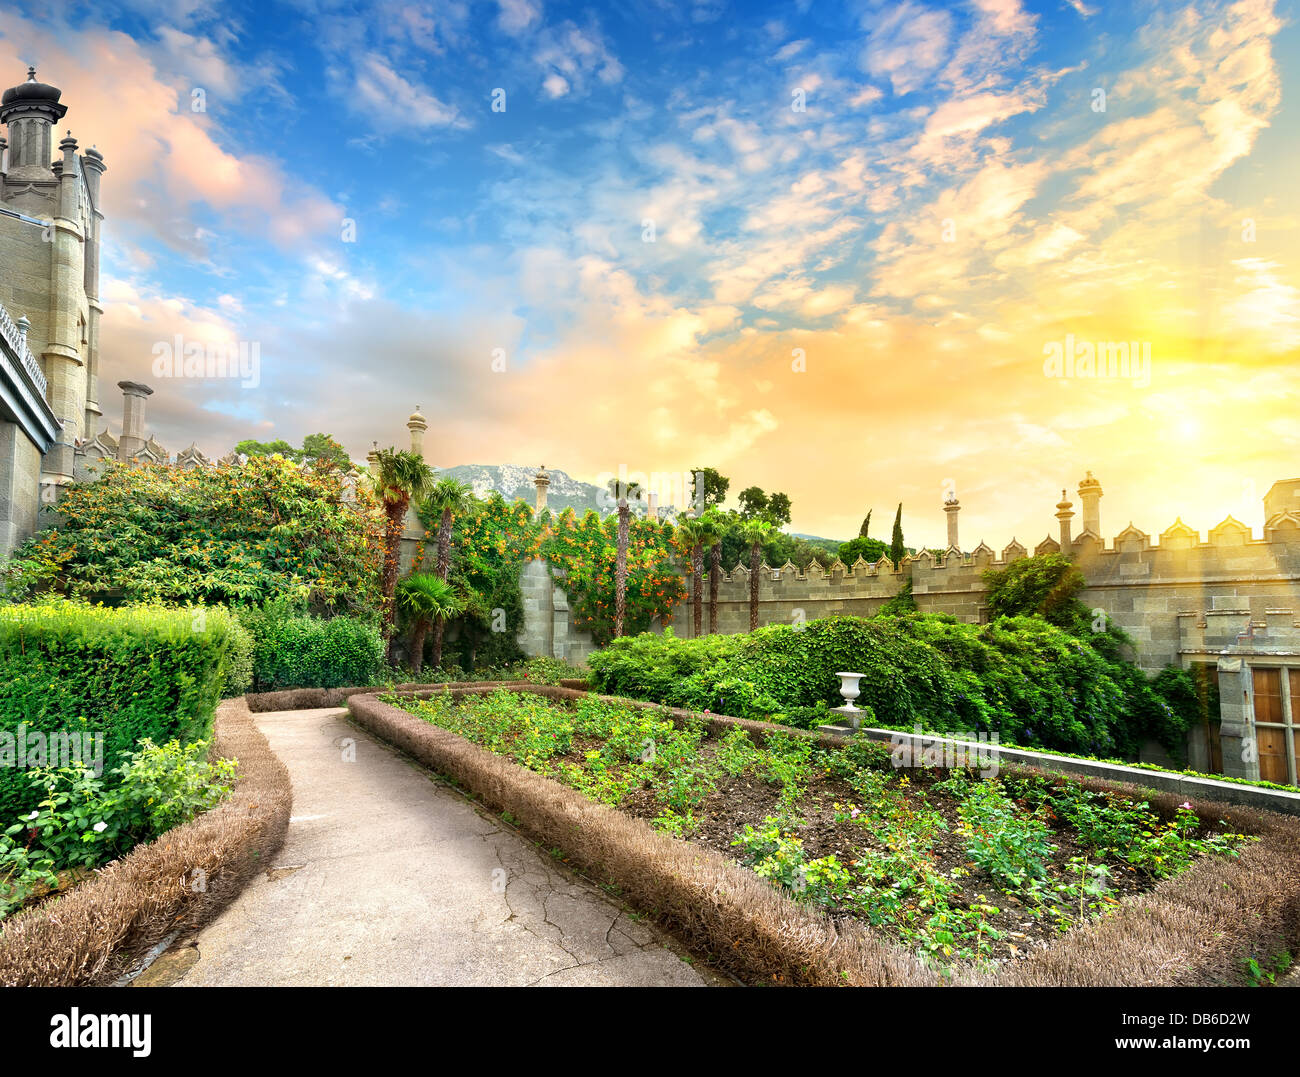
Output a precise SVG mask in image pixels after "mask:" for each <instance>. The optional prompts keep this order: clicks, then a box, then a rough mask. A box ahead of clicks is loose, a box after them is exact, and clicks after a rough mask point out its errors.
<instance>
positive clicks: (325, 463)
mask: <svg viewBox="0 0 1300 1077" xmlns="http://www.w3.org/2000/svg"><path fill="white" fill-rule="evenodd" d="M301 456H302V462H303V463H304V464H310V465H311V466H312V467H313V468H315V469H316V470H318V471H327V470H329V469H330V468H335V467H337V468H341V469H342V470H343V471H348V470H350V469H351V467H352V458H351V457H350V456H348V451H347V449H345V448H344V447H343V446H342V445H340V444H339V443H338V442H337V441H335V440H334V438H333V437H331V436H330V435H329V434H308V435H307V436H306V437H305V438H303V439H302V453H301Z"/></svg>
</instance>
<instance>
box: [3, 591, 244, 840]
mask: <svg viewBox="0 0 1300 1077" xmlns="http://www.w3.org/2000/svg"><path fill="white" fill-rule="evenodd" d="M233 625H234V619H233V617H232V616H231V615H230V614H229V613H228V612H227V611H226V610H223V609H219V608H214V609H204V608H201V607H200V608H195V609H179V608H175V607H161V606H132V607H123V608H119V609H109V608H106V607H103V606H89V605H85V604H82V603H76V602H71V601H67V600H62V599H59V600H51V601H46V602H42V603H38V604H36V605H31V606H6V607H3V608H0V683H3V684H4V686H5V687H4V692H3V694H2V695H0V757H4V758H0V762H3V763H5V764H6V765H3V766H0V818H5V817H8V816H11V815H13V814H14V813H15V812H18V811H20V810H22V809H24V808H30V807H32V806H34V805H33V804H32V803H31V801H30V798H31V796H32V793H31V790H30V787H29V783H28V780H27V772H25V771H24V770H23V769H21V768H20V767H18V766H17V755H18V743H17V741H18V737H19V735H20V732H21V734H22V735H23V736H24V737H25V738H26V740H25V747H24V748H23V750H22V754H24V755H25V756H26V758H27V760H28V761H29V763H40V762H42V761H45V760H41V759H38V758H37V757H36V755H35V751H34V749H35V748H36V747H37V746H38V745H39V746H40V747H41V750H42V751H45V750H46V747H47V746H48V750H50V751H53V750H54V748H55V745H56V744H57V743H59V742H60V740H61V741H62V743H63V744H66V743H67V740H66V738H67V737H68V735H70V734H77V735H78V736H79V737H81V736H88V737H90V738H93V737H94V736H95V735H96V734H102V736H103V753H104V755H103V760H102V765H103V767H104V768H105V769H108V770H111V769H112V768H114V767H116V766H117V765H118V764H119V763H120V762H121V761H122V759H123V758H125V756H126V754H127V753H129V752H131V751H134V750H135V749H136V746H137V745H138V744H139V743H140V742H141V741H142V740H144V739H145V738H148V739H151V740H152V741H154V742H155V743H166V742H167V741H171V740H179V741H181V742H182V743H188V742H190V741H195V740H201V739H203V738H205V737H206V736H207V735H208V733H209V732H210V730H211V727H212V716H213V713H214V711H215V708H216V704H217V701H218V700H219V699H220V697H221V692H222V688H223V685H225V684H226V682H227V677H228V675H229V669H230V652H231V648H232V644H233V637H234V633H235V629H234V628H233ZM22 727H25V728H22ZM47 758H48V757H47ZM86 761H87V762H89V760H86Z"/></svg>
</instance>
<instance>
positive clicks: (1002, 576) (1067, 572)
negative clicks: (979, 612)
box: [983, 553, 1088, 630]
mask: <svg viewBox="0 0 1300 1077" xmlns="http://www.w3.org/2000/svg"><path fill="white" fill-rule="evenodd" d="M983 579H984V584H985V586H986V587H987V588H988V593H987V596H986V597H987V599H988V604H989V612H990V613H991V614H992V615H993V616H994V617H1019V616H1022V615H1025V614H1037V615H1038V616H1040V617H1042V618H1043V619H1044V620H1046V621H1048V622H1050V623H1051V624H1054V625H1056V626H1057V627H1059V628H1065V629H1070V630H1077V629H1078V628H1079V626H1080V624H1081V623H1082V622H1084V621H1086V618H1087V615H1088V611H1087V609H1086V608H1085V607H1084V605H1083V603H1082V602H1080V601H1079V592H1080V591H1082V590H1083V589H1084V588H1085V587H1086V586H1087V581H1086V580H1085V579H1084V577H1083V573H1082V572H1080V571H1079V570H1078V569H1077V568H1075V567H1074V565H1072V564H1071V563H1070V559H1069V558H1068V557H1066V556H1065V555H1064V554H1059V553H1047V554H1036V555H1035V556H1033V557H1022V558H1019V559H1017V560H1015V561H1012V562H1011V564H1009V565H1007V567H1006V568H986V569H985V570H984V572H983Z"/></svg>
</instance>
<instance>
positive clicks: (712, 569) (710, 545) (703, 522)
mask: <svg viewBox="0 0 1300 1077" xmlns="http://www.w3.org/2000/svg"><path fill="white" fill-rule="evenodd" d="M697 526H698V527H699V528H700V541H701V544H702V545H703V546H704V548H705V549H707V550H708V551H709V631H710V632H716V631H717V630H718V581H719V579H720V578H721V576H722V533H723V531H724V530H725V529H726V522H725V520H724V519H723V517H722V514H721V513H719V512H718V510H717V509H710V510H708V511H706V512H705V513H704V515H703V516H701V517H700V518H699V520H698V522H697ZM702 567H703V563H702V561H701V568H702Z"/></svg>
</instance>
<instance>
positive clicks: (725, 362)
mask: <svg viewBox="0 0 1300 1077" xmlns="http://www.w3.org/2000/svg"><path fill="white" fill-rule="evenodd" d="M41 11H42V12H49V9H47V8H44V7H42V9H41ZM6 16H7V17H6V18H5V19H4V20H3V22H0V27H2V29H0V34H2V35H3V36H2V37H0V60H3V61H4V63H5V65H7V67H8V69H9V70H11V71H13V72H14V76H13V79H12V81H18V79H19V78H21V74H22V71H23V70H24V69H25V65H26V63H28V62H35V63H37V64H38V66H39V68H40V73H41V77H42V78H44V79H47V80H48V81H53V82H55V83H56V84H57V85H60V86H61V87H62V88H63V89H64V102H65V103H66V104H68V105H69V108H70V111H69V115H68V119H67V122H68V124H69V125H70V126H71V127H72V129H73V130H74V133H75V134H77V135H78V137H80V138H81V139H82V143H83V145H86V144H90V143H92V142H95V143H97V144H98V145H99V148H100V149H101V150H103V152H104V154H105V158H106V160H107V163H108V169H109V171H108V174H107V175H106V177H105V199H106V203H107V213H108V221H107V225H106V231H107V234H108V240H107V242H108V250H107V252H106V259H105V269H104V272H105V286H104V294H105V299H106V305H107V311H106V315H105V324H104V340H103V349H104V354H105V365H106V368H107V372H108V374H107V376H106V381H108V383H109V384H110V385H111V384H112V382H113V381H116V380H117V378H118V377H132V378H138V379H140V380H150V370H149V364H150V362H151V359H150V355H151V351H150V349H151V345H152V344H153V343H154V342H156V341H158V340H167V339H171V337H172V335H173V334H174V333H182V334H184V335H186V336H187V337H191V338H198V339H204V340H226V341H244V342H255V343H256V344H257V345H258V347H259V348H260V355H261V358H262V374H261V377H260V379H259V384H258V385H257V386H256V387H253V388H243V389H241V388H239V387H238V386H232V385H230V384H221V383H212V382H210V381H205V380H203V379H173V380H171V381H169V382H168V383H167V384H165V385H164V384H160V383H158V382H157V381H156V379H155V380H154V384H155V388H156V389H157V390H158V391H157V393H156V395H155V396H154V397H153V398H152V400H151V402H150V408H151V411H150V416H151V421H152V422H153V424H154V427H155V429H156V430H157V432H158V436H159V438H160V439H161V440H162V441H163V442H164V444H167V445H168V446H169V447H171V448H173V449H179V448H180V447H182V446H183V445H184V444H188V442H189V441H190V440H196V441H197V442H198V444H199V446H200V447H201V448H204V449H205V450H207V451H210V452H221V451H224V450H225V449H227V448H229V447H230V445H232V444H233V443H234V442H235V441H237V440H239V439H240V438H242V437H246V436H260V437H275V436H283V437H286V438H290V439H292V440H297V439H299V438H300V437H301V436H302V435H303V434H305V433H307V432H310V431H313V430H318V429H323V430H327V431H330V432H332V433H334V434H335V435H336V436H339V437H340V438H341V439H343V440H344V442H345V443H346V444H347V445H348V447H349V448H350V449H351V450H352V451H353V452H354V454H356V455H358V456H360V455H362V454H364V452H365V450H366V448H368V446H369V444H370V442H371V440H372V439H378V440H379V441H381V442H382V443H385V444H387V443H392V442H398V441H400V439H401V438H402V437H403V436H404V430H403V427H402V423H403V421H404V419H405V416H406V414H407V413H408V412H409V411H410V410H411V408H412V407H413V406H414V405H415V404H416V403H419V404H420V405H421V406H422V407H423V410H424V411H425V413H426V414H427V415H429V416H430V419H431V423H432V429H431V430H430V434H429V447H430V455H431V456H432V457H433V459H434V460H435V462H437V463H439V464H443V465H450V464H456V463H471V462H481V463H488V462H500V463H523V464H531V463H537V462H541V461H545V462H546V463H547V464H548V465H549V466H555V467H562V468H564V469H565V470H568V471H569V472H571V473H574V474H577V475H578V476H579V477H583V478H589V479H590V478H595V477H596V476H597V475H598V474H600V473H604V472H613V471H616V470H617V469H618V468H619V467H620V466H626V467H628V468H629V469H631V470H643V471H645V472H652V471H672V470H681V469H682V468H685V467H690V466H693V465H695V464H699V463H706V464H712V465H714V466H718V467H720V468H721V469H722V470H723V471H724V473H727V474H730V475H732V476H733V478H734V479H735V481H736V488H737V489H739V488H740V487H742V486H747V485H750V484H754V483H757V484H758V485H762V486H765V487H767V488H769V489H771V488H776V489H783V490H785V491H786V492H788V493H789V494H790V495H791V497H792V498H793V499H794V503H795V523H796V525H797V526H798V527H799V528H800V529H801V530H806V531H814V532H819V533H829V534H837V535H838V534H851V533H853V532H854V531H855V530H856V521H857V520H860V519H861V516H862V514H863V512H864V511H865V509H866V508H868V507H872V506H873V505H874V506H876V507H877V508H879V509H880V510H881V511H880V512H878V515H883V514H884V509H885V508H886V507H888V506H892V504H894V503H895V502H897V501H898V500H903V501H904V502H905V503H907V504H908V505H909V506H915V508H914V509H911V510H910V511H912V512H915V514H916V515H915V519H916V520H917V527H918V529H920V530H922V531H924V530H925V529H926V528H929V529H930V530H932V531H933V532H934V535H933V536H932V537H933V538H934V539H935V540H936V541H938V540H939V539H940V538H941V536H942V528H943V516H942V512H941V510H940V507H939V506H940V500H941V497H940V491H941V489H942V488H944V487H945V485H946V484H947V483H952V484H953V485H955V486H956V487H957V489H958V492H959V493H960V494H961V495H962V496H963V503H964V504H966V505H968V510H967V513H965V514H964V515H963V520H964V521H965V520H967V519H970V520H972V523H971V525H970V526H972V527H978V528H979V529H980V530H981V531H983V532H984V534H983V535H979V534H970V535H969V538H970V540H971V541H970V544H971V545H973V544H974V542H975V541H977V540H978V538H979V537H986V538H987V539H988V541H989V542H990V543H991V544H994V545H997V546H999V548H1000V546H1001V545H1003V544H1005V542H1007V541H1009V539H1010V537H1011V536H1012V534H1015V535H1017V537H1019V538H1021V540H1022V541H1030V540H1031V539H1032V540H1034V541H1036V540H1037V539H1038V538H1040V537H1041V533H1042V532H1045V531H1047V530H1048V529H1050V528H1051V527H1052V526H1054V521H1052V520H1051V511H1052V510H1051V506H1052V504H1053V503H1054V502H1055V500H1056V498H1057V497H1059V490H1060V487H1061V486H1063V485H1069V486H1071V487H1073V485H1074V483H1076V482H1077V481H1078V479H1079V478H1081V477H1082V474H1083V470H1084V469H1085V468H1090V469H1092V470H1093V471H1094V472H1096V473H1097V474H1098V475H1099V476H1100V477H1101V478H1102V479H1103V482H1104V483H1107V484H1108V485H1107V500H1106V502H1105V506H1106V508H1107V509H1111V508H1112V507H1113V508H1114V512H1115V515H1116V517H1118V516H1120V515H1121V514H1122V515H1123V517H1124V518H1123V519H1119V518H1116V519H1113V520H1112V521H1111V522H1113V524H1114V526H1113V527H1111V528H1108V531H1109V532H1110V533H1113V532H1116V531H1118V530H1120V529H1121V528H1122V527H1123V526H1124V525H1125V524H1126V523H1127V522H1128V517H1130V516H1133V517H1138V519H1137V522H1138V523H1139V526H1144V527H1145V528H1146V529H1148V530H1151V531H1153V532H1158V531H1159V530H1161V529H1163V528H1164V527H1166V526H1167V525H1168V524H1169V523H1171V522H1172V518H1173V515H1175V514H1182V515H1183V516H1184V518H1187V519H1189V522H1192V523H1193V524H1194V525H1197V526H1200V527H1201V528H1202V529H1204V528H1208V527H1209V526H1211V525H1213V524H1215V523H1217V522H1218V521H1219V520H1220V519H1222V518H1223V516H1225V515H1226V514H1227V513H1228V512H1232V513H1234V514H1235V515H1236V516H1237V517H1238V518H1239V519H1244V520H1246V521H1247V522H1251V523H1253V524H1255V526H1258V525H1259V523H1260V522H1262V521H1261V520H1259V519H1258V518H1251V516H1250V513H1251V512H1252V511H1253V512H1255V514H1256V517H1258V508H1257V500H1258V498H1257V497H1256V498H1255V502H1256V503H1255V505H1254V506H1252V502H1251V498H1250V496H1248V491H1250V490H1253V489H1255V488H1258V489H1259V492H1260V493H1262V490H1263V489H1266V488H1267V485H1268V484H1269V483H1270V482H1272V481H1273V480H1274V479H1277V478H1283V477H1290V475H1289V474H1284V472H1287V471H1288V469H1289V470H1290V471H1294V464H1293V463H1291V462H1290V461H1293V460H1294V459H1295V458H1296V453H1295V449H1296V447H1297V442H1298V441H1300V421H1298V420H1297V419H1296V417H1295V416H1296V409H1295V382H1294V377H1293V375H1292V371H1293V370H1294V368H1295V361H1296V359H1297V357H1298V356H1300V291H1298V289H1297V285H1298V284H1300V281H1298V280H1297V276H1298V274H1297V270H1296V265H1295V257H1296V253H1297V248H1298V245H1297V242H1296V236H1297V219H1296V211H1295V208H1294V197H1293V196H1292V195H1291V183H1292V181H1291V177H1293V176H1294V175H1295V173H1296V169H1297V166H1300V160H1297V156H1298V152H1300V151H1297V145H1300V139H1297V138H1296V137H1295V135H1296V132H1297V131H1300V123H1298V122H1297V106H1296V102H1295V100H1294V99H1295V97H1296V78H1297V70H1296V69H1297V64H1298V62H1300V36H1298V33H1297V29H1296V25H1295V22H1296V20H1295V13H1294V7H1293V5H1291V4H1273V3H1269V2H1265V0H1243V2H1241V3H1217V2H1212V0H1203V2H1193V3H1134V4H1123V5H1120V4H1106V3H1102V2H1100V0H1097V2H1095V3H1087V2H1084V0H1073V2H1057V3H1044V4H1038V3H1021V2H1020V0H979V2H966V3H956V4H939V3H922V2H920V0H907V2H905V3H903V4H881V3H856V4H853V3H850V4H825V3H805V4H789V3H786V4H771V5H754V4H744V5H736V4H725V3H720V2H719V3H707V4H706V3H696V4H690V3H687V4H667V3H662V4H661V3H620V4H611V5H601V6H594V5H567V4H558V3H550V2H546V0H510V2H508V3H450V4H422V5H410V4H399V3H381V4H364V5H363V4H333V3H298V4H293V3H290V4H247V5H230V4H221V5H213V4H204V3H196V2H188V3H182V4H181V5H179V6H177V5H162V4H155V3H154V2H152V0H137V2H136V3H132V4H127V5H122V6H118V7H117V8H115V9H111V10H110V9H106V8H105V7H103V6H98V5H96V6H84V7H83V6H78V5H67V6H62V7H57V8H54V9H53V11H52V13H44V14H38V13H37V12H35V11H32V10H26V9H24V8H21V7H10V8H8V9H7V11H6ZM498 88H499V89H501V90H503V91H504V94H505V108H504V111H494V110H493V108H492V104H493V92H494V90H497V89H498ZM196 91H197V92H198V96H199V97H200V98H201V100H202V102H203V105H204V109H203V111H199V112H196V111H194V109H193V102H194V101H195V100H196ZM1099 92H1100V93H1104V95H1105V107H1104V109H1102V108H1099V107H1098V105H1099V103H1100V100H1099V97H1098V94H1099ZM800 103H802V104H803V106H804V107H803V108H799V107H798V105H799V104H800ZM1245 221H1250V222H1252V233H1251V235H1252V238H1251V239H1250V240H1249V241H1246V240H1244V239H1243V238H1242V237H1243V234H1244V231H1243V229H1244V224H1243V222H1245ZM347 222H353V225H354V227H355V241H348V240H349V239H350V238H351V237H350V235H348V234H347V231H348V228H349V225H348V223H347ZM651 227H653V242H647V238H648V235H649V229H650V228H651ZM1067 333H1068V334H1071V335H1072V337H1077V338H1089V339H1095V340H1097V341H1132V342H1135V343H1139V342H1141V343H1146V344H1148V345H1150V347H1151V351H1152V355H1153V359H1152V369H1151V377H1150V379H1149V384H1145V385H1138V384H1134V383H1133V382H1132V381H1116V380H1111V381H1102V380H1095V381H1085V380H1078V379H1055V380H1054V379H1053V378H1050V377H1047V376H1045V371H1044V369H1043V358H1042V356H1043V350H1044V347H1045V345H1047V344H1050V342H1052V341H1055V340H1058V339H1061V338H1063V337H1064V336H1065V334H1067ZM495 349H501V350H502V352H503V353H504V355H505V356H506V359H507V368H506V370H505V371H504V372H494V371H493V370H492V369H491V367H490V366H489V363H490V356H491V355H492V354H494V350H495ZM800 355H802V358H800ZM104 408H105V413H106V418H107V419H108V420H109V424H110V425H111V426H116V424H117V421H118V417H119V414H120V413H119V410H118V409H119V403H118V401H117V400H116V399H115V398H114V397H113V391H111V390H110V391H109V392H107V393H105V400H104ZM1105 518H1106V517H1104V519H1105ZM918 537H923V536H922V535H918ZM963 537H964V538H965V537H966V536H965V535H964V536H963Z"/></svg>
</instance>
